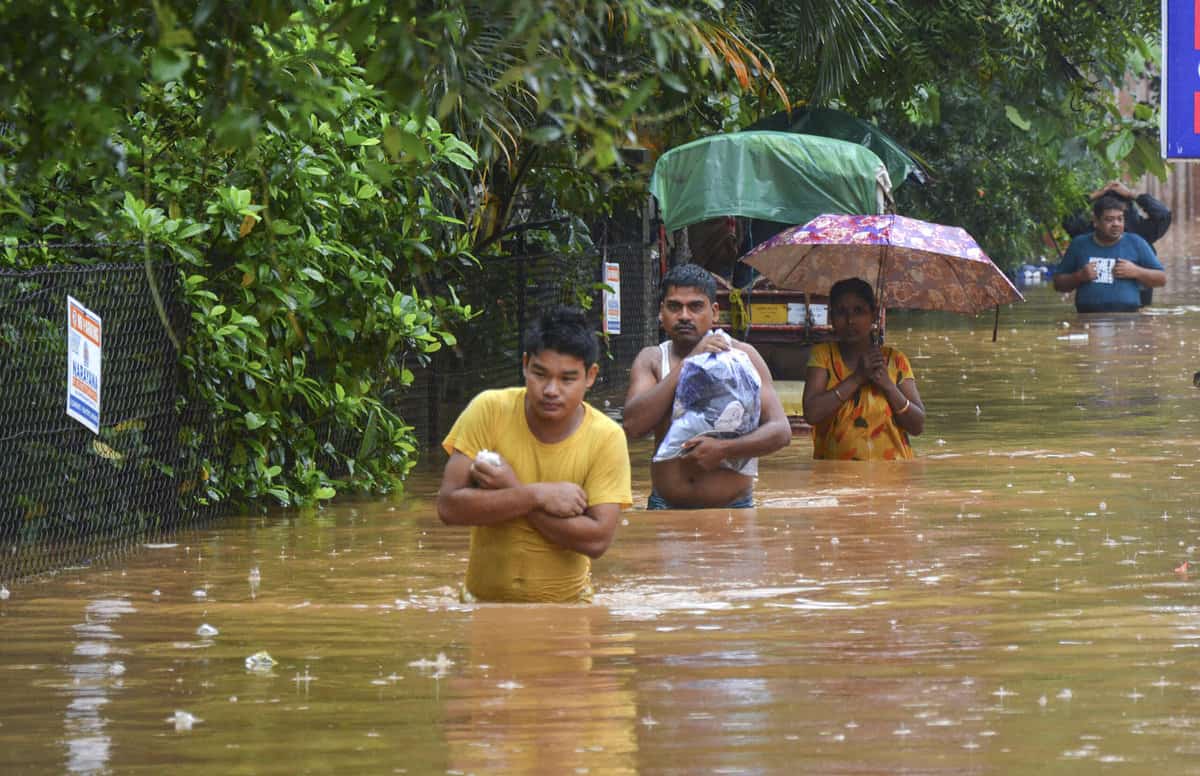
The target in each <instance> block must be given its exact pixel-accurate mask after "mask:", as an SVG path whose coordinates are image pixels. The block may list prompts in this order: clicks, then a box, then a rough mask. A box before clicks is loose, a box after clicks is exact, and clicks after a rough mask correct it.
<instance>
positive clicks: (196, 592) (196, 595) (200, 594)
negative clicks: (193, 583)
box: [192, 590, 208, 598]
mask: <svg viewBox="0 0 1200 776" xmlns="http://www.w3.org/2000/svg"><path fill="white" fill-rule="evenodd" d="M192 597H193V598H208V591H205V590H193V591H192Z"/></svg>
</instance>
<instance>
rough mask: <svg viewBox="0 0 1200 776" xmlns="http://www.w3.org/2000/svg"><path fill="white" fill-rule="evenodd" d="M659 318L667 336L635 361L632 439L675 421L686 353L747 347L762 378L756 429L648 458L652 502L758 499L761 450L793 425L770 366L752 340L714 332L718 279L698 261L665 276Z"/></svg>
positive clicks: (772, 446)
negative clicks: (731, 464)
mask: <svg viewBox="0 0 1200 776" xmlns="http://www.w3.org/2000/svg"><path fill="white" fill-rule="evenodd" d="M659 293H660V296H659V312H658V321H659V324H660V325H661V326H662V328H663V330H664V331H666V332H667V337H668V339H667V341H666V342H663V343H661V344H659V345H655V346H651V347H647V348H643V349H642V351H641V352H640V353H638V355H637V358H635V359H634V361H633V367H632V369H631V371H630V375H629V391H628V393H627V394H626V396H625V411H624V418H623V425H624V427H625V433H626V434H627V435H628V436H629V437H630V438H631V439H637V438H640V437H643V436H645V435H646V434H648V433H650V432H651V431H653V432H654V433H655V438H656V441H658V442H661V441H662V438H663V436H664V435H665V434H666V433H667V430H668V429H669V428H670V425H671V414H672V409H673V407H674V403H675V389H676V387H677V386H678V385H679V374H680V372H681V371H682V364H683V361H684V359H686V358H687V357H688V356H694V355H699V354H701V353H715V352H720V351H723V350H728V349H729V348H737V349H738V350H742V351H744V352H745V353H746V355H747V356H749V358H750V361H751V363H752V364H753V365H754V368H755V370H756V371H757V372H758V375H759V377H760V378H761V380H762V387H761V390H760V393H759V398H760V402H761V407H762V410H761V414H760V415H759V424H758V428H756V429H755V430H753V431H751V432H750V433H748V434H744V435H742V436H739V437H736V438H732V439H718V438H715V437H698V438H696V440H695V441H694V442H689V443H688V447H689V448H690V450H689V452H688V454H687V455H684V456H682V457H679V458H674V459H671V460H669V461H658V462H654V463H651V464H650V480H651V484H652V488H653V490H652V492H651V494H650V498H649V500H648V503H647V507H648V508H649V509H703V508H708V507H732V508H745V507H752V506H754V477H755V475H756V474H757V473H758V458H757V456H762V455H766V454H767V453H772V452H774V451H776V450H779V449H780V448H783V447H786V446H787V445H788V444H790V443H791V441H792V429H791V425H790V424H789V423H788V419H787V413H785V412H784V410H783V404H782V402H780V400H779V395H778V394H777V393H776V392H775V385H774V383H772V381H771V372H770V370H769V369H768V368H767V364H766V362H765V361H763V359H762V356H760V355H759V353H758V351H757V350H755V349H754V347H753V346H752V345H748V344H747V343H745V342H740V341H738V340H735V339H731V338H728V337H726V336H724V335H723V334H721V333H719V332H716V331H714V329H713V325H714V324H715V323H716V320H717V286H716V282H715V281H714V280H713V278H712V275H710V274H709V273H708V271H706V270H705V269H704V268H703V267H701V266H699V265H698V264H680V265H678V266H676V267H672V268H671V270H670V271H668V272H667V274H666V275H664V276H663V279H662V285H661V290H660V292H659ZM726 459H746V464H745V466H743V467H742V469H741V470H734V469H731V468H727V467H723V466H722V465H721V463H722V462H723V461H725V460H726Z"/></svg>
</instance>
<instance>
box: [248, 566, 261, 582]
mask: <svg viewBox="0 0 1200 776" xmlns="http://www.w3.org/2000/svg"><path fill="white" fill-rule="evenodd" d="M247 579H249V580H250V581H251V582H259V581H261V580H262V573H261V572H260V571H259V570H258V566H255V567H254V568H252V569H250V575H249V576H248V577H247Z"/></svg>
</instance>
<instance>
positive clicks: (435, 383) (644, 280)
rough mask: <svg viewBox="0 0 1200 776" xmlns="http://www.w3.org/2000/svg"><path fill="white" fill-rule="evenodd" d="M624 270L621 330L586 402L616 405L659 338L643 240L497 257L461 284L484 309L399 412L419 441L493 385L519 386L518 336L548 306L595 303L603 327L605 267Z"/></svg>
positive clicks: (436, 438)
mask: <svg viewBox="0 0 1200 776" xmlns="http://www.w3.org/2000/svg"><path fill="white" fill-rule="evenodd" d="M605 261H608V262H611V263H616V264H618V265H619V266H620V270H621V281H620V291H621V333H620V334H612V335H610V336H608V337H607V340H606V343H605V345H604V347H603V348H602V351H601V355H600V376H599V378H598V379H597V381H596V385H595V386H594V387H593V388H592V391H591V393H590V394H589V397H588V398H589V401H591V402H592V403H593V404H596V405H597V406H599V407H601V408H603V407H604V402H605V401H608V402H609V403H610V404H611V405H612V406H617V405H619V403H620V400H621V398H622V397H623V395H624V391H625V388H626V386H627V385H628V381H629V369H630V367H631V366H632V364H633V359H634V357H635V356H636V355H637V353H638V351H639V350H640V349H641V348H643V347H645V346H646V345H648V344H653V343H655V342H656V341H657V336H658V324H657V317H656V315H655V310H656V308H657V299H656V297H655V294H656V291H655V289H656V288H657V287H658V266H657V262H656V260H655V254H654V252H652V251H650V250H648V249H647V246H646V245H645V243H643V242H630V243H621V244H617V245H607V246H605V247H604V248H603V250H602V252H598V253H596V254H594V255H588V256H582V257H580V256H562V255H557V254H552V253H537V254H525V255H519V256H508V257H499V258H492V257H489V258H487V259H485V260H483V261H482V262H481V266H480V267H479V269H478V270H477V271H476V272H474V273H473V274H472V275H470V276H469V277H464V278H463V279H462V281H461V283H460V284H458V285H457V286H456V290H457V294H458V297H459V299H460V300H461V301H462V302H463V303H466V304H470V305H471V306H472V307H473V308H475V309H477V310H480V311H481V314H480V315H479V316H478V317H476V318H475V319H474V320H472V321H471V322H470V323H468V324H466V325H465V326H463V327H461V328H459V329H457V330H456V335H457V337H458V345H457V346H456V347H454V348H450V349H446V350H445V351H444V352H442V353H440V354H439V355H438V357H437V358H435V359H434V361H433V363H432V364H431V365H430V367H429V368H428V369H425V370H422V371H421V372H419V373H418V374H417V376H416V380H415V382H414V383H413V385H412V386H411V387H410V389H409V390H408V391H407V392H406V394H405V396H404V398H403V400H402V401H401V402H400V405H399V406H398V407H397V411H398V412H399V413H400V415H401V416H402V417H403V418H404V419H405V420H406V421H407V422H408V423H410V424H412V425H413V426H414V427H415V429H416V433H417V437H418V439H419V440H420V442H421V444H422V445H425V446H427V447H429V448H436V447H437V446H438V445H439V444H440V443H441V439H442V437H443V436H444V435H445V433H446V432H447V431H448V430H449V429H450V426H451V425H452V424H453V423H454V420H455V418H456V417H458V414H459V412H461V411H462V409H463V408H464V407H465V406H466V405H467V402H469V401H470V400H471V398H472V397H474V396H475V394H477V393H479V392H480V391H482V390H485V389H488V388H502V387H507V386H512V385H520V384H521V383H522V380H523V378H522V376H521V340H522V338H523V336H524V333H525V329H526V327H527V326H528V325H529V324H530V322H531V321H533V320H534V319H535V318H536V317H537V316H538V314H539V313H540V312H541V311H542V310H543V309H545V308H546V307H548V306H550V305H554V304H573V305H579V304H580V302H581V300H583V299H587V300H589V301H590V302H591V305H592V306H591V310H590V316H591V318H592V320H593V322H594V325H595V326H596V329H597V330H600V328H601V316H602V315H603V312H604V311H603V309H602V305H601V302H600V300H601V282H602V265H603V262H605Z"/></svg>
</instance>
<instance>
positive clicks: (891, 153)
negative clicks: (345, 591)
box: [746, 108, 926, 189]
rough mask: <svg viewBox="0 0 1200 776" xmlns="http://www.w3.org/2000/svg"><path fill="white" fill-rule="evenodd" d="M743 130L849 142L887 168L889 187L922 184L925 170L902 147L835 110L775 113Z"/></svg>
mask: <svg viewBox="0 0 1200 776" xmlns="http://www.w3.org/2000/svg"><path fill="white" fill-rule="evenodd" d="M746 129H766V130H775V131H778V132H803V133H804V134H806V135H820V136H821V137H835V138H837V139H838V140H845V141H847V142H850V143H858V144H859V145H863V146H866V147H867V148H870V149H871V150H872V151H874V152H875V155H876V156H878V157H879V158H880V159H882V160H883V163H884V164H886V165H887V169H888V176H889V177H890V178H891V179H892V187H893V188H894V189H895V188H899V187H900V184H902V183H904V181H906V180H908V179H909V178H912V179H913V180H914V181H916V182H917V183H924V182H925V178H926V176H925V170H924V169H922V167H921V163H920V162H919V161H918V160H917V159H915V158H914V157H913V155H912V153H910V152H909V151H908V150H907V149H906V148H905V147H904V146H902V145H900V144H899V143H898V142H896V140H895V139H894V138H892V136H891V135H889V134H887V133H886V132H884V131H883V130H882V129H880V128H879V127H877V126H875V125H874V124H872V123H871V122H869V121H864V120H863V119H860V118H858V117H857V116H852V115H850V114H849V113H846V112H845V111H842V110H837V109H835V108H793V109H792V110H791V111H784V112H782V113H776V114H774V115H772V116H767V117H766V118H764V119H760V120H759V121H756V122H754V123H753V124H751V125H750V126H748V127H746Z"/></svg>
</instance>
